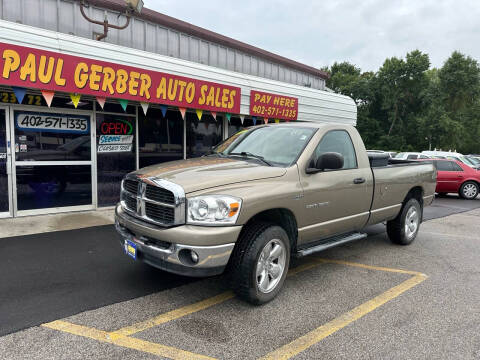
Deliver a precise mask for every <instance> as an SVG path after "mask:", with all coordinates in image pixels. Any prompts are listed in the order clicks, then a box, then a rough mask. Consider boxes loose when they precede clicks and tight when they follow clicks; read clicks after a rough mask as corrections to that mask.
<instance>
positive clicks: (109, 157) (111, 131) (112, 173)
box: [96, 113, 136, 206]
mask: <svg viewBox="0 0 480 360" xmlns="http://www.w3.org/2000/svg"><path fill="white" fill-rule="evenodd" d="M135 126H136V121H135V117H134V116H125V115H111V114H103V113H97V139H96V146H97V187H98V206H111V205H115V204H116V203H117V202H118V201H119V199H120V184H121V181H122V179H123V177H124V176H125V175H126V174H128V173H129V172H131V171H134V170H135V169H136V153H135V144H136V139H135V136H136V134H135V132H136V131H135Z"/></svg>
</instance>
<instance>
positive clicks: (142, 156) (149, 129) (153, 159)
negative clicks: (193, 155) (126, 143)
mask: <svg viewBox="0 0 480 360" xmlns="http://www.w3.org/2000/svg"><path fill="white" fill-rule="evenodd" d="M138 142H139V144H138V152H139V162H140V165H139V166H140V168H142V167H145V166H149V165H154V164H159V163H163V162H167V161H173V160H181V159H183V119H182V116H181V114H180V112H179V111H170V110H169V111H167V112H166V114H165V117H163V115H162V112H161V110H160V109H156V108H150V109H148V112H147V115H146V116H145V115H144V114H143V112H141V113H139V115H138Z"/></svg>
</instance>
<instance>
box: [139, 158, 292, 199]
mask: <svg viewBox="0 0 480 360" xmlns="http://www.w3.org/2000/svg"><path fill="white" fill-rule="evenodd" d="M286 172H287V170H286V169H284V168H279V167H273V166H266V165H262V164H259V163H257V162H255V161H245V160H241V159H231V158H219V157H202V158H196V159H188V160H179V161H172V162H168V163H164V164H160V165H153V166H149V167H146V168H143V169H140V170H138V171H136V172H134V174H135V175H137V176H138V177H140V178H149V177H155V178H159V179H164V180H168V181H171V182H173V183H175V184H178V185H180V186H182V187H183V189H184V190H185V193H190V192H194V191H198V190H204V189H208V188H212V187H216V186H221V185H228V184H234V183H239V182H244V181H251V180H260V179H267V178H274V177H280V176H283V175H284V174H285V173H286Z"/></svg>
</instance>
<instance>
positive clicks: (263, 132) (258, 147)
mask: <svg viewBox="0 0 480 360" xmlns="http://www.w3.org/2000/svg"><path fill="white" fill-rule="evenodd" d="M315 131H316V129H314V128H301V127H290V126H280V125H275V126H264V127H258V128H251V129H246V130H242V131H239V132H238V133H236V134H234V135H233V136H231V137H230V138H228V139H227V140H225V141H224V142H222V143H221V144H220V145H218V146H217V147H216V148H215V149H214V150H213V153H214V154H218V155H221V156H245V157H249V158H252V159H253V158H255V157H256V158H263V159H264V160H265V161H267V162H268V163H270V164H271V165H274V166H281V167H286V166H290V165H291V164H292V163H293V162H295V161H296V160H297V157H298V156H299V155H300V153H301V152H302V150H303V149H304V147H305V145H306V144H307V143H308V141H309V140H310V138H311V137H312V135H313V134H314V132H315Z"/></svg>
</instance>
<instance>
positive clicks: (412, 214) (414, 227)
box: [387, 199, 422, 245]
mask: <svg viewBox="0 0 480 360" xmlns="http://www.w3.org/2000/svg"><path fill="white" fill-rule="evenodd" d="M421 221H422V207H421V206H420V203H419V202H418V200H417V199H410V200H408V201H407V202H406V203H405V205H404V206H403V208H402V210H401V211H400V214H399V215H398V216H397V217H396V218H395V219H393V220H391V221H388V222H387V234H388V237H389V238H390V240H391V241H392V242H394V243H395V244H400V245H409V244H411V243H412V242H413V240H415V238H416V237H417V234H418V230H419V229H420V223H421Z"/></svg>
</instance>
